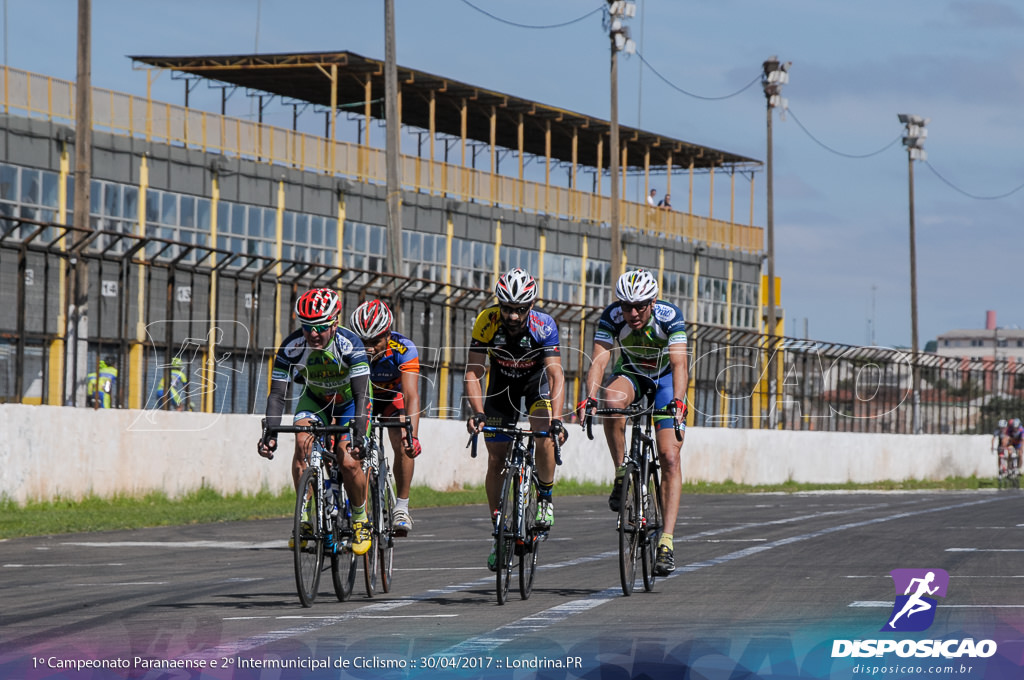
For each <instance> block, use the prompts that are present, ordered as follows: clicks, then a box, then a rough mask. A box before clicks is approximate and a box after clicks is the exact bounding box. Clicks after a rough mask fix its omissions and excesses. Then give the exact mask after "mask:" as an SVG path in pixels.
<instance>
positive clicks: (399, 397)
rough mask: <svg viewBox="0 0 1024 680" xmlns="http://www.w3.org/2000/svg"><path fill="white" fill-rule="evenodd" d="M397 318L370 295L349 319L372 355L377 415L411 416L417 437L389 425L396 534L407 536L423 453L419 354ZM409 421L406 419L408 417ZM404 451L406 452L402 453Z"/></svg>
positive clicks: (374, 413)
mask: <svg viewBox="0 0 1024 680" xmlns="http://www.w3.org/2000/svg"><path fill="white" fill-rule="evenodd" d="M394 321H395V317H394V315H393V314H392V313H391V309H390V308H388V306H387V304H385V303H384V301H383V300H368V301H366V302H364V303H363V304H361V305H359V306H358V307H356V308H355V310H354V311H353V312H352V316H351V317H350V318H349V324H350V327H351V328H352V331H353V332H355V334H356V335H358V336H359V337H360V338H362V340H363V344H364V345H365V346H366V354H367V355H368V356H369V359H370V383H371V384H372V385H373V397H372V400H371V401H372V402H373V415H379V416H380V417H381V418H382V419H384V420H385V421H388V420H391V421H399V420H401V419H402V418H403V417H408V418H409V419H410V420H411V425H412V441H411V442H407V441H405V430H404V429H403V430H399V429H394V428H392V429H389V430H388V436H389V438H390V439H391V450H392V451H394V452H395V462H394V464H393V466H392V468H391V469H392V470H394V471H395V487H396V488H395V493H396V495H397V497H398V502H397V503H396V504H395V536H407V535H408V534H409V532H410V531H411V530H412V516H411V515H410V514H409V490H410V488H411V487H412V476H413V471H414V470H415V465H416V463H415V460H414V459H415V458H416V456H418V455H420V452H421V451H422V448H421V446H420V440H419V437H418V434H419V424H420V384H419V383H420V358H419V356H420V355H419V351H418V350H417V349H416V345H415V344H414V343H413V341H412V340H410V339H409V338H407V337H405V336H404V335H402V334H401V333H399V332H397V331H395V330H393V329H392V327H391V326H392V324H393V323H394ZM403 422H404V421H403ZM399 452H402V454H404V455H399Z"/></svg>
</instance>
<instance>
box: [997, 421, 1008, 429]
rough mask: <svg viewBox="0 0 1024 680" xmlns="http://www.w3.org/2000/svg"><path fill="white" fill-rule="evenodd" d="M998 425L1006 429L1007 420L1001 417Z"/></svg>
mask: <svg viewBox="0 0 1024 680" xmlns="http://www.w3.org/2000/svg"><path fill="white" fill-rule="evenodd" d="M996 427H998V428H999V429H1000V430H1005V429H1006V421H1005V420H1002V419H1000V421H999V422H998V423H996Z"/></svg>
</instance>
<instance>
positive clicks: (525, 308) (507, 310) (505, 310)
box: [498, 305, 533, 316]
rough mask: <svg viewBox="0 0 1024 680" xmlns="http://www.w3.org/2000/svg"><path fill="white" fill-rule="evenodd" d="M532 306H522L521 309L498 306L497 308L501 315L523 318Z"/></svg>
mask: <svg viewBox="0 0 1024 680" xmlns="http://www.w3.org/2000/svg"><path fill="white" fill-rule="evenodd" d="M532 306H533V305H523V306H522V307H510V306H508V305H499V306H498V307H499V309H500V310H501V313H502V314H506V315H508V316H512V315H513V314H518V315H519V316H525V315H526V314H527V313H528V312H529V311H530V308H531V307H532Z"/></svg>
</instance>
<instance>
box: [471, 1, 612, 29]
mask: <svg viewBox="0 0 1024 680" xmlns="http://www.w3.org/2000/svg"><path fill="white" fill-rule="evenodd" d="M462 4H464V5H467V6H468V7H471V8H473V9H475V10H476V11H477V12H480V13H481V14H483V15H485V16H487V17H490V18H491V19H494V20H495V21H498V22H501V23H503V24H506V25H508V26H515V27H516V28H529V29H547V28H562V27H564V26H570V25H572V24H575V23H579V22H580V21H583V20H584V19H586V18H588V17H590V16H591V15H593V14H597V13H598V12H604V11H605V10H606V9H607V6H606V5H603V4H602V5H601V6H600V7H598V8H596V9H593V10H591V11H589V12H587V13H586V14H584V15H583V16H581V17H577V18H576V19H571V20H569V21H563V22H562V23H560V24H546V25H535V24H520V23H517V22H515V21H509V20H508V19H502V18H501V17H499V16H497V15H495V14H491V13H490V12H488V11H487V10H485V9H483V8H481V7H477V6H476V5H474V4H473V3H471V2H470V1H469V0H462Z"/></svg>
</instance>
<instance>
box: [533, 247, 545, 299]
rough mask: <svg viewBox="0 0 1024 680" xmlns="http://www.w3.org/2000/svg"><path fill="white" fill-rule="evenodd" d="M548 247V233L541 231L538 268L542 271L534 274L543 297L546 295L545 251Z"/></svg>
mask: <svg viewBox="0 0 1024 680" xmlns="http://www.w3.org/2000/svg"><path fill="white" fill-rule="evenodd" d="M547 248H548V235H547V234H545V233H544V232H543V231H541V232H540V236H538V237H537V269H539V270H540V271H539V272H538V274H535V275H534V277H535V278H536V279H537V287H538V289H539V290H540V297H541V298H543V297H544V252H545V251H546V250H547Z"/></svg>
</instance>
